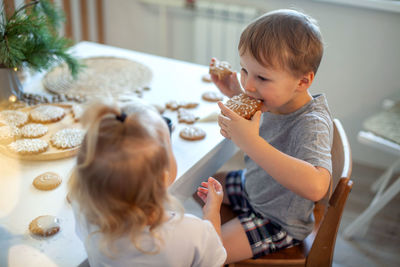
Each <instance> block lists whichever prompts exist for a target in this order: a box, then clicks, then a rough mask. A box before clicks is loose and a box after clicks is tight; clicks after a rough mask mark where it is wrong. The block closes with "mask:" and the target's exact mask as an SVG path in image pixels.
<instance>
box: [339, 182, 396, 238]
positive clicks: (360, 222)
mask: <svg viewBox="0 0 400 267" xmlns="http://www.w3.org/2000/svg"><path fill="white" fill-rule="evenodd" d="M399 192H400V176H399V177H397V179H396V181H395V182H394V183H393V184H392V185H391V186H390V187H389V188H387V189H386V191H385V192H383V193H382V194H381V195H380V196H379V197H378V198H376V199H374V201H372V202H371V204H370V205H369V207H368V208H367V209H366V210H365V211H364V212H363V213H362V214H361V215H360V216H358V217H357V218H356V219H355V220H354V221H353V222H352V223H351V224H350V225H348V226H347V227H346V228H345V230H344V231H343V236H344V237H345V238H348V239H350V238H352V237H353V236H354V234H355V233H360V228H363V227H365V225H366V224H368V223H369V221H370V220H371V219H372V217H373V216H374V215H375V214H376V213H377V212H378V211H379V210H381V209H382V208H383V207H384V206H385V205H386V204H387V203H388V202H389V201H390V200H391V199H392V198H393V197H394V196H396V194H397V193H399Z"/></svg>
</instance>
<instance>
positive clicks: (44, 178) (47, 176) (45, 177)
mask: <svg viewBox="0 0 400 267" xmlns="http://www.w3.org/2000/svg"><path fill="white" fill-rule="evenodd" d="M61 182H62V179H61V177H60V175H58V174H57V173H55V172H45V173H42V174H40V175H39V176H37V177H36V178H35V179H34V180H33V182H32V184H33V186H34V187H36V188H37V189H39V190H44V191H47V190H52V189H54V188H56V187H58V186H59V185H60V184H61Z"/></svg>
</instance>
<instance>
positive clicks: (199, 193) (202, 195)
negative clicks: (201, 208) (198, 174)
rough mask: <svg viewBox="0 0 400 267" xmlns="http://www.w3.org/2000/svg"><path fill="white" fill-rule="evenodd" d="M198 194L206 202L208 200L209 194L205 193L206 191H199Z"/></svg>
mask: <svg viewBox="0 0 400 267" xmlns="http://www.w3.org/2000/svg"><path fill="white" fill-rule="evenodd" d="M197 196H198V197H199V198H200V199H201V200H202V201H203V202H204V203H206V201H207V195H205V194H204V193H201V192H199V191H197Z"/></svg>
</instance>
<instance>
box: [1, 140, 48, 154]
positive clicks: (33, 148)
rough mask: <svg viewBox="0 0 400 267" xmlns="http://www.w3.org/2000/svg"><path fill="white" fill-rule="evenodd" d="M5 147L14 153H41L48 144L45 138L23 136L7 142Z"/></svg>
mask: <svg viewBox="0 0 400 267" xmlns="http://www.w3.org/2000/svg"><path fill="white" fill-rule="evenodd" d="M7 147H8V149H9V150H11V151H12V152H14V153H17V154H21V155H27V154H39V153H42V152H44V151H46V150H47V149H48V148H49V144H48V143H47V142H46V141H45V140H41V139H26V138H25V139H18V140H16V141H14V142H12V143H11V144H9V145H8V146H7Z"/></svg>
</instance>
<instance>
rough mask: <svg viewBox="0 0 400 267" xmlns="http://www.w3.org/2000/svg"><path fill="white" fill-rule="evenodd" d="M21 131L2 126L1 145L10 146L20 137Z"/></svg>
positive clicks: (16, 128)
mask: <svg viewBox="0 0 400 267" xmlns="http://www.w3.org/2000/svg"><path fill="white" fill-rule="evenodd" d="M20 135H21V131H20V130H19V128H18V127H15V126H8V125H4V126H0V144H9V143H11V142H12V141H14V140H15V139H16V138H18V137H20Z"/></svg>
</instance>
